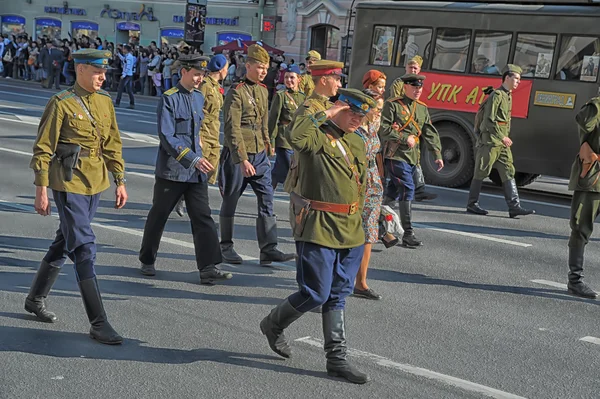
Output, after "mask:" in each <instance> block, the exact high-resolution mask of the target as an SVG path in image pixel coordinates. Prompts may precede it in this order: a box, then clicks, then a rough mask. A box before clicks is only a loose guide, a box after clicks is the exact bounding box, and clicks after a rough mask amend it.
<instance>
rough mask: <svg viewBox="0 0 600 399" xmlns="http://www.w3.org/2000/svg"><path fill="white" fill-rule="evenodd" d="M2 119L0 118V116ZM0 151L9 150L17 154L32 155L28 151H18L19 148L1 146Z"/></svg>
mask: <svg viewBox="0 0 600 399" xmlns="http://www.w3.org/2000/svg"><path fill="white" fill-rule="evenodd" d="M0 119H2V118H0ZM0 151H4V152H11V153H13V154H19V155H26V156H29V157H30V156H32V155H33V154H31V153H29V152H25V151H19V150H13V149H11V148H2V147H0Z"/></svg>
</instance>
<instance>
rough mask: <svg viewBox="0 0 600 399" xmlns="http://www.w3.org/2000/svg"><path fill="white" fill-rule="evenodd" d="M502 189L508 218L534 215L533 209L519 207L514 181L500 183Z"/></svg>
mask: <svg viewBox="0 0 600 399" xmlns="http://www.w3.org/2000/svg"><path fill="white" fill-rule="evenodd" d="M502 188H503V189H504V199H505V200H506V204H507V205H508V216H510V217H511V218H515V217H517V216H525V215H532V214H534V213H535V211H534V210H533V209H525V208H522V207H521V201H520V200H519V192H518V191H517V182H515V180H514V179H512V180H507V181H505V182H504V183H502Z"/></svg>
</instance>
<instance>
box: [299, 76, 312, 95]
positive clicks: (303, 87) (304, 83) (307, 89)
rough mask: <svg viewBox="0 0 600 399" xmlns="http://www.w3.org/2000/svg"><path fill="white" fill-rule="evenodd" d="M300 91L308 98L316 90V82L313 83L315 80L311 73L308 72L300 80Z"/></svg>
mask: <svg viewBox="0 0 600 399" xmlns="http://www.w3.org/2000/svg"><path fill="white" fill-rule="evenodd" d="M298 90H300V91H301V92H302V93H304V94H306V97H310V96H311V94H312V93H313V91H314V90H315V82H313V78H312V75H311V74H310V73H308V72H307V73H305V74H304V75H302V79H300V84H299V86H298Z"/></svg>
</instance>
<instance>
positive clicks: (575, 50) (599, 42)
mask: <svg viewBox="0 0 600 399" xmlns="http://www.w3.org/2000/svg"><path fill="white" fill-rule="evenodd" d="M599 63H600V39H599V38H597V37H590V36H563V37H562V38H561V42H560V56H559V57H558V64H557V65H556V75H555V76H554V79H557V80H580V81H583V82H595V81H596V80H597V78H598V64H599Z"/></svg>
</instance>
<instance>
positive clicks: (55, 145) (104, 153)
mask: <svg viewBox="0 0 600 399" xmlns="http://www.w3.org/2000/svg"><path fill="white" fill-rule="evenodd" d="M111 57H112V54H111V52H110V51H105V50H93V49H85V50H80V51H77V52H74V53H73V60H74V62H75V71H76V73H77V77H76V82H75V85H74V86H72V87H70V88H69V89H67V90H64V91H61V92H60V93H58V94H56V95H54V96H53V97H52V98H51V99H50V101H49V102H48V104H47V105H46V109H45V111H44V114H43V115H42V118H41V121H40V126H39V129H38V136H37V138H36V140H35V143H34V145H33V158H32V160H31V164H30V166H31V168H32V169H33V170H34V172H35V185H36V192H35V210H36V212H37V213H39V214H40V215H43V216H46V215H49V214H50V209H51V208H50V202H49V201H48V193H47V188H48V187H50V189H51V190H52V195H53V197H54V202H55V203H56V208H57V210H58V216H59V219H60V226H59V229H58V231H57V232H56V238H55V239H54V242H53V243H52V245H50V249H49V250H48V252H47V253H46V255H45V256H44V259H43V260H42V263H41V265H40V268H39V269H38V271H37V274H36V275H35V278H34V279H33V283H32V285H31V289H30V290H29V295H28V296H27V299H26V300H25V310H27V311H28V312H30V313H33V314H35V315H36V316H37V317H38V318H39V319H40V320H42V321H45V322H48V323H54V322H56V321H57V320H58V319H57V317H56V315H55V314H54V313H52V312H49V311H48V310H47V309H46V306H45V299H46V297H47V296H48V294H49V293H50V289H51V288H52V286H53V285H54V282H55V281H56V278H57V277H58V274H59V272H60V269H61V267H62V266H63V265H64V263H65V261H66V259H67V257H69V258H70V259H71V260H72V261H73V263H74V264H75V277H76V278H77V282H78V285H79V290H80V291H81V297H82V299H83V304H84V306H85V310H86V313H87V315H88V318H89V321H90V323H91V328H90V336H91V337H92V338H94V339H96V340H98V342H101V343H103V344H109V345H114V344H120V343H121V342H123V338H122V337H121V336H120V335H119V334H118V333H117V332H116V331H115V330H114V329H113V328H112V326H111V325H110V323H109V322H108V319H107V317H106V312H105V311H104V306H103V304H102V298H101V296H100V290H99V288H98V281H97V280H96V272H95V270H94V264H95V262H96V236H95V235H94V232H93V231H92V227H91V222H92V219H93V218H94V215H95V213H96V210H97V208H98V204H99V202H100V194H101V193H102V191H104V190H106V189H107V188H109V187H110V180H109V177H108V172H111V173H112V175H113V179H114V182H115V185H116V187H117V188H116V191H115V195H116V202H115V208H117V209H121V208H122V207H123V206H124V205H125V203H126V202H127V191H126V190H125V175H124V170H125V164H124V161H123V157H122V145H121V136H120V134H119V127H118V126H117V118H116V115H115V110H114V108H113V104H112V101H111V98H110V95H109V94H108V93H107V92H105V91H104V90H102V89H100V88H101V87H102V84H103V83H104V80H105V79H106V78H105V73H106V69H107V68H108V60H109V59H110V58H111Z"/></svg>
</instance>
